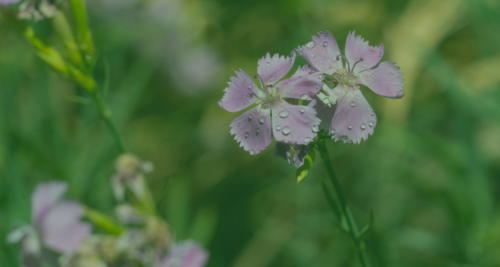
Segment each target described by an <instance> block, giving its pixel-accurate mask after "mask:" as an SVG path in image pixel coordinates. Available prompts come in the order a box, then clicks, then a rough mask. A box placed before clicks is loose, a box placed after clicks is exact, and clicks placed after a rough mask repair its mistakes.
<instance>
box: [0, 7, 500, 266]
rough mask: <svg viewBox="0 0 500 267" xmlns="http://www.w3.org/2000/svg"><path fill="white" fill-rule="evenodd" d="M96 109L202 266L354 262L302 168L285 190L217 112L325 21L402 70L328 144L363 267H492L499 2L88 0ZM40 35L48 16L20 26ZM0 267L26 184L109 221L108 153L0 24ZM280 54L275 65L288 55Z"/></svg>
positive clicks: (498, 258)
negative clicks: (357, 141)
mask: <svg viewBox="0 0 500 267" xmlns="http://www.w3.org/2000/svg"><path fill="white" fill-rule="evenodd" d="M87 5H88V11H89V16H90V22H91V28H92V30H93V34H94V38H95V43H96V47H97V48H98V50H99V54H100V58H99V61H98V63H97V66H96V71H95V75H96V77H97V80H98V82H101V83H102V81H103V77H104V75H103V73H104V65H105V64H104V61H105V60H107V62H109V65H110V70H111V72H110V73H111V89H110V92H109V95H108V96H107V101H108V102H109V103H110V105H111V108H112V110H113V112H114V115H115V117H116V120H117V124H118V127H119V130H120V132H121V133H122V135H123V137H124V139H125V142H126V144H127V146H128V148H129V150H130V151H132V152H134V153H135V154H137V155H138V156H140V157H141V158H143V159H147V160H150V161H152V162H153V163H154V164H155V171H154V172H153V173H151V174H149V175H148V181H149V184H150V186H151V188H152V191H153V195H154V198H155V200H156V203H157V208H158V210H159V212H160V214H161V215H162V217H163V218H165V219H166V220H167V221H168V222H169V223H170V224H171V225H172V226H173V228H174V229H175V231H176V235H177V238H178V239H180V240H182V239H188V238H195V239H197V240H199V241H200V242H202V243H203V244H204V246H205V247H206V248H207V249H208V250H209V251H210V254H211V256H210V262H209V264H208V266H232V267H260V266H297V267H298V266H307V267H310V266H358V261H357V258H356V255H355V253H354V249H353V246H352V242H351V240H350V238H349V236H348V235H347V234H346V233H344V232H342V231H341V230H340V228H339V226H338V222H337V221H336V220H335V218H334V216H333V215H332V214H331V212H330V210H329V209H328V207H327V205H326V202H325V199H324V197H323V195H322V192H321V185H320V179H321V178H322V177H323V176H325V175H326V170H325V168H324V166H323V164H322V162H321V161H317V162H316V163H315V164H314V166H313V169H312V171H311V172H310V174H309V176H308V177H307V178H306V179H305V180H303V181H302V182H300V183H299V184H297V183H296V180H295V169H294V168H293V167H292V166H289V165H288V164H287V163H286V161H285V160H283V159H280V158H275V157H273V147H274V144H271V146H270V148H269V149H267V150H266V151H265V152H263V153H261V154H259V155H257V156H250V155H249V154H248V153H247V152H245V151H244V150H243V149H242V148H240V147H238V144H237V143H236V141H234V140H233V137H232V136H230V134H229V123H230V122H231V120H232V119H234V118H236V117H237V116H238V113H229V112H226V111H224V110H222V109H221V108H220V107H219V106H218V105H217V100H219V99H220V98H221V97H222V94H223V92H222V90H223V89H224V87H225V83H226V82H227V81H228V80H229V77H230V76H232V75H234V71H235V70H238V69H239V68H242V69H243V70H245V71H247V72H248V73H249V74H250V75H253V74H255V73H256V64H257V60H258V59H259V58H260V57H262V56H263V55H265V53H267V52H270V53H272V54H273V53H280V54H285V55H288V54H289V53H290V51H292V50H293V49H294V48H296V47H297V46H299V45H303V44H305V43H306V42H308V41H309V40H310V36H311V35H313V34H316V33H317V32H318V31H324V30H329V31H330V32H332V33H333V34H334V36H335V37H336V39H337V41H338V43H339V46H340V48H341V50H342V51H343V48H344V44H345V38H346V36H347V34H348V32H349V31H350V30H356V33H357V34H361V35H362V36H363V37H364V38H366V39H367V40H369V41H370V44H371V45H379V44H380V43H383V44H384V46H385V54H384V57H383V60H386V61H394V62H397V64H398V65H399V66H400V67H401V70H402V71H403V72H404V73H405V75H404V76H403V77H404V78H405V79H406V81H405V83H406V86H405V92H406V96H405V97H404V98H403V99H401V100H392V99H384V98H382V97H379V96H377V95H375V94H374V93H373V92H371V91H369V89H367V88H362V91H363V93H364V94H365V96H366V97H367V99H368V101H369V102H370V104H371V105H372V107H373V108H374V110H375V112H376V113H377V115H378V127H377V128H376V130H375V133H374V135H373V136H371V137H370V138H369V139H368V141H364V142H362V144H361V145H348V144H343V143H340V142H337V143H334V142H333V141H331V142H329V144H328V145H329V148H330V152H331V154H332V160H333V165H334V168H335V171H336V173H337V176H338V177H339V179H340V180H341V182H342V184H343V186H344V190H345V191H346V194H347V197H348V200H349V201H350V203H351V207H352V209H353V212H354V216H355V218H356V220H357V222H358V225H361V226H362V225H363V224H365V223H367V222H368V220H369V211H370V208H372V209H373V211H374V214H375V225H374V229H373V230H372V231H371V232H369V233H368V234H367V236H366V237H365V239H366V243H367V251H368V254H369V257H370V260H371V262H372V265H373V266H394V267H400V266H405V267H406V266H410V267H411V266H440V267H443V266H453V267H459V266H462V267H466V266H467V267H471V266H500V210H499V209H498V204H499V202H500V199H499V198H498V192H499V189H500V181H499V178H500V75H499V72H500V34H499V33H500V2H499V1H496V0H483V1H481V0H468V1H467V0H463V1H459V0H440V1H435V0H411V1H406V0H381V1H367V0H356V1H347V0H344V1H336V0H329V1H323V0H293V1H285V0H281V1H264V0H259V1H256V0H252V1H250V0H239V1H230V0H184V1H182V0H148V1H146V0H142V1H141V0H106V1H101V0H88V1H87ZM36 30H37V32H38V33H39V34H40V35H41V36H42V37H43V38H44V40H46V42H48V43H54V42H55V41H54V40H55V36H54V34H53V30H52V27H51V23H50V21H47V20H45V21H41V22H39V23H37V25H36ZM0 40H1V41H0V263H1V264H0V265H1V266H18V261H19V252H18V251H17V249H16V248H15V247H14V246H11V245H7V244H5V242H3V241H2V240H5V236H6V234H7V233H8V232H9V231H10V230H11V229H12V228H13V227H14V226H16V225H18V223H19V222H20V221H25V222H29V221H30V195H31V192H32V191H33V188H34V187H35V186H36V184H37V183H39V182H41V181H48V180H54V179H59V180H64V181H67V182H68V183H69V184H70V190H69V197H70V198H73V199H77V200H79V201H81V202H83V203H85V204H87V205H88V206H90V207H92V208H96V209H100V210H102V211H105V212H108V213H110V214H112V212H113V207H114V205H115V201H114V199H113V197H112V194H111V188H110V184H109V179H110V176H111V175H112V173H113V161H114V159H115V157H116V155H117V150H116V147H115V144H114V142H113V140H112V139H111V136H110V134H109V133H108V132H107V131H106V128H105V127H104V125H103V123H102V122H101V121H100V119H99V116H98V114H97V112H96V111H95V109H94V108H93V107H92V106H87V105H82V104H79V103H75V102H72V101H70V98H71V96H72V95H80V96H85V93H84V92H83V91H82V90H81V89H79V88H77V87H76V86H75V84H74V83H73V82H71V81H69V80H66V79H64V78H62V77H61V76H60V75H59V74H57V73H55V72H54V71H53V70H52V69H50V68H49V67H47V65H46V64H45V63H44V62H42V61H41V60H40V59H39V58H37V56H36V54H35V52H34V49H32V47H31V46H30V45H29V44H28V43H27V42H26V41H25V40H24V39H23V38H22V37H21V36H20V35H19V34H18V33H16V32H15V31H14V29H13V28H12V27H11V26H10V25H9V24H8V23H7V21H6V20H3V19H1V18H0ZM305 63H306V62H305V60H303V59H302V58H298V59H297V61H296V63H295V66H294V68H293V69H296V68H297V66H299V65H303V64H305Z"/></svg>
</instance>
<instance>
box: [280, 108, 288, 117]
mask: <svg viewBox="0 0 500 267" xmlns="http://www.w3.org/2000/svg"><path fill="white" fill-rule="evenodd" d="M279 115H280V117H282V118H286V117H288V112H287V111H284V110H283V111H281V112H280V114H279Z"/></svg>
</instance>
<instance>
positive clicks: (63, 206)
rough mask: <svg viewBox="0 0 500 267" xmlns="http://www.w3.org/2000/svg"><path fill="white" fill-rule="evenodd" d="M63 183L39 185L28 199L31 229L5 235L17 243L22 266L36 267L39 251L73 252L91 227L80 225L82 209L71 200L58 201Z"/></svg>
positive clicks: (65, 186)
mask: <svg viewBox="0 0 500 267" xmlns="http://www.w3.org/2000/svg"><path fill="white" fill-rule="evenodd" d="M66 190H67V185H66V184H65V183H58V182H51V183H45V184H40V185H38V186H37V187H36V189H35V192H34V193H33V194H32V196H31V204H32V226H28V225H27V226H23V227H21V228H19V229H16V230H14V231H13V232H11V233H10V234H9V236H8V237H7V240H8V241H9V242H11V243H17V242H21V246H22V254H23V262H24V264H25V266H38V265H36V264H35V263H36V262H39V261H40V260H41V254H42V253H43V250H42V247H43V248H48V249H50V250H52V251H55V252H59V253H72V252H74V251H75V250H76V249H77V248H78V246H79V245H80V242H81V241H82V240H83V239H85V238H86V237H87V236H89V235H90V232H91V227H90V225H88V224H86V223H82V222H81V221H80V218H81V217H82V215H83V209H82V207H81V206H80V205H79V204H77V203H75V202H72V201H66V200H64V201H62V200H61V198H62V196H63V195H64V193H65V192H66Z"/></svg>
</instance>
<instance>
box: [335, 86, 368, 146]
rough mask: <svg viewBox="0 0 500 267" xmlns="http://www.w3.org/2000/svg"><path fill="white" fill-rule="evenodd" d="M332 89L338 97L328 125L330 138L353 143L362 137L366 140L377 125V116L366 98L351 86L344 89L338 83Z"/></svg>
mask: <svg viewBox="0 0 500 267" xmlns="http://www.w3.org/2000/svg"><path fill="white" fill-rule="evenodd" d="M334 91H336V93H339V94H340V97H339V99H338V101H337V104H336V110H335V115H334V116H333V120H332V125H331V126H330V134H331V135H332V138H334V139H335V141H337V140H342V141H344V143H350V142H351V141H352V142H353V143H355V144H359V143H360V142H361V140H362V139H364V140H367V139H368V135H371V134H373V129H374V128H375V126H376V125H377V116H375V113H374V112H373V109H372V108H371V107H370V104H368V101H366V98H365V97H364V96H363V94H362V93H361V91H360V90H359V89H353V88H352V87H350V88H348V89H345V87H344V86H342V85H340V86H337V87H336V88H335V89H334Z"/></svg>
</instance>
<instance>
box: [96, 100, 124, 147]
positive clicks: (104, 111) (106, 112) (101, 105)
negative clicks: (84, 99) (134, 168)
mask: <svg viewBox="0 0 500 267" xmlns="http://www.w3.org/2000/svg"><path fill="white" fill-rule="evenodd" d="M91 95H92V98H93V99H94V102H95V104H96V108H97V111H98V112H99V115H100V116H101V119H102V120H103V121H104V124H106V127H107V128H108V130H109V131H110V132H111V135H112V136H113V138H114V139H115V141H116V144H117V146H118V150H119V152H120V154H122V153H125V152H126V149H125V145H124V144H123V141H122V138H121V136H120V134H119V133H118V130H117V129H116V126H115V124H114V122H113V116H112V114H111V110H110V109H109V107H108V106H107V105H106V102H104V99H103V98H102V96H101V93H100V91H99V90H93V91H92V92H91Z"/></svg>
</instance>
